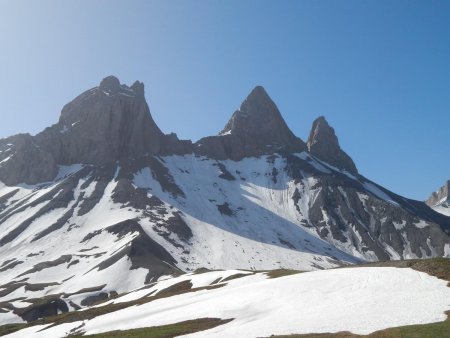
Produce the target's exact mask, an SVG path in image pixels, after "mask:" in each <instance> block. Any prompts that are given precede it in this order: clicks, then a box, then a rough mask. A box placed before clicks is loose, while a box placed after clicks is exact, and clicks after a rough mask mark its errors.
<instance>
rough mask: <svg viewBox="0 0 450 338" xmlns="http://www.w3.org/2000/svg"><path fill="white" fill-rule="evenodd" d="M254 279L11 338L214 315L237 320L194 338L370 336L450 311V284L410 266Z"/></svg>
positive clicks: (208, 277)
mask: <svg viewBox="0 0 450 338" xmlns="http://www.w3.org/2000/svg"><path fill="white" fill-rule="evenodd" d="M237 272H239V271H233V272H229V271H223V272H209V273H205V274H201V275H184V276H181V277H177V278H173V279H171V280H164V281H161V282H159V283H163V284H164V286H163V284H160V285H159V286H158V285H155V286H154V287H152V288H153V289H157V290H161V289H163V288H166V287H167V286H170V285H173V284H175V283H178V282H180V281H186V280H191V283H192V284H193V287H201V286H206V285H209V284H210V283H211V282H212V281H216V283H217V279H218V278H224V277H227V276H230V275H233V274H235V273H237ZM246 274H247V276H245V277H241V278H237V279H233V280H229V281H226V282H222V284H225V283H226V285H225V286H223V287H220V288H215V289H210V290H201V291H196V292H190V293H185V294H181V295H177V296H172V297H168V298H162V299H158V300H154V301H152V302H149V303H145V304H142V305H136V306H131V307H128V308H125V309H122V310H119V311H116V312H113V313H108V314H106V315H102V316H98V317H96V318H93V319H91V320H86V321H84V322H81V321H78V322H74V323H68V324H62V325H59V326H55V327H49V328H48V329H45V326H36V327H31V328H28V329H25V330H22V331H19V332H16V333H14V334H11V335H9V336H8V337H24V336H32V337H46V338H47V337H63V336H65V335H66V334H68V333H69V332H70V331H71V330H74V329H75V328H77V330H79V331H81V332H85V333H87V334H94V333H100V332H107V331H112V330H127V329H133V328H139V327H151V326H159V325H165V324H173V323H177V322H182V321H185V320H192V319H197V318H206V317H210V318H211V317H214V318H221V319H231V318H233V319H234V320H233V321H231V322H229V323H227V324H224V325H221V326H218V327H216V328H213V329H210V330H207V331H202V332H197V333H195V334H192V335H189V337H233V336H236V337H261V336H270V335H272V334H291V333H313V332H338V331H351V332H353V333H357V334H368V333H370V332H373V331H376V330H380V329H384V328H388V327H395V326H403V325H412V324H425V323H432V322H438V321H443V320H445V319H446V315H445V313H444V312H445V311H447V310H450V288H448V287H447V281H444V280H440V279H437V278H436V277H432V276H430V275H427V274H425V273H422V272H418V271H416V270H413V269H409V268H389V267H383V268H381V267H361V268H345V269H334V270H323V271H314V272H306V273H300V274H296V275H290V276H285V277H280V278H273V279H271V278H268V275H267V274H266V273H246ZM159 283H158V284H159ZM219 284H221V282H220V281H219ZM151 291H152V289H146V291H145V290H143V289H140V290H136V291H134V292H132V293H129V294H128V295H126V296H124V297H126V298H122V299H121V298H118V299H116V300H115V302H121V301H128V300H132V299H137V298H140V297H145V295H146V294H148V293H149V292H151ZM39 330H43V331H39ZM72 332H74V331H72Z"/></svg>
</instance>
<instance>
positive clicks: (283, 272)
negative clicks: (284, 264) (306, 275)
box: [267, 269, 303, 278]
mask: <svg viewBox="0 0 450 338" xmlns="http://www.w3.org/2000/svg"><path fill="white" fill-rule="evenodd" d="M302 272H303V271H299V270H288V269H277V270H271V271H268V272H267V276H269V278H280V277H285V276H290V275H296V274H298V273H302Z"/></svg>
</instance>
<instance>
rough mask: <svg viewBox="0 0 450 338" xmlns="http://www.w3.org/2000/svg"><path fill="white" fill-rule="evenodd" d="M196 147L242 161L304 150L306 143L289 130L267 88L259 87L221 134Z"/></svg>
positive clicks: (211, 154) (198, 143) (234, 114)
mask: <svg viewBox="0 0 450 338" xmlns="http://www.w3.org/2000/svg"><path fill="white" fill-rule="evenodd" d="M196 149H197V150H198V151H199V152H200V153H202V154H205V155H208V156H211V157H215V158H219V159H225V158H230V159H233V160H240V159H242V158H244V157H247V156H259V155H263V154H269V153H274V152H301V151H304V150H306V145H305V143H304V142H303V141H302V140H301V139H299V138H298V137H296V136H295V135H294V134H293V133H292V131H291V130H290V129H289V127H288V126H287V124H286V122H285V121H284V119H283V117H282V116H281V113H280V111H279V110H278V108H277V106H276V105H275V103H274V102H273V101H272V99H271V98H270V97H269V95H268V94H267V92H266V91H265V90H264V88H263V87H262V86H257V87H255V88H254V89H253V90H252V91H251V92H250V94H249V95H248V96H247V98H246V99H245V100H244V101H243V102H242V104H241V106H240V108H239V110H237V111H235V112H234V113H233V115H232V116H231V118H230V120H229V121H228V123H227V124H226V126H225V128H224V129H223V130H222V131H221V132H220V133H219V136H211V137H206V138H203V139H201V140H200V141H199V142H197V148H196Z"/></svg>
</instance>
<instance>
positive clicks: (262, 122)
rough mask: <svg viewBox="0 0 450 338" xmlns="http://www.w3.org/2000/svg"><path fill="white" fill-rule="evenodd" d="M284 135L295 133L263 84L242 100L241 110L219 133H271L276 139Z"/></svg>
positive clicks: (290, 135)
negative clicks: (279, 134) (279, 135)
mask: <svg viewBox="0 0 450 338" xmlns="http://www.w3.org/2000/svg"><path fill="white" fill-rule="evenodd" d="M280 132H281V133H283V135H282V136H284V137H289V138H292V136H293V134H292V132H291V131H290V130H289V128H288V126H287V125H286V122H285V121H284V120H283V117H282V116H281V113H280V111H279V110H278V108H277V106H276V105H275V103H274V102H273V101H272V99H271V98H270V97H269V95H268V94H267V92H266V91H265V90H264V88H263V87H262V86H256V87H255V88H254V89H253V90H252V91H251V92H250V94H249V95H248V96H247V98H246V99H245V100H244V101H243V102H242V104H241V106H240V108H239V110H237V111H236V112H234V114H233V116H232V117H231V119H230V120H229V121H228V123H227V124H226V126H225V128H224V129H223V130H222V131H221V132H220V134H219V135H227V134H252V135H261V134H266V133H269V134H271V137H272V138H273V139H274V140H277V139H278V138H279V137H277V136H274V135H275V134H277V133H280Z"/></svg>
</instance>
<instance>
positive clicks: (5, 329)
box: [0, 323, 27, 336]
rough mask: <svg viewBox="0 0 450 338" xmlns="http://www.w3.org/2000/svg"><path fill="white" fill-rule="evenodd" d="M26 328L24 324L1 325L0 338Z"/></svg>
mask: <svg viewBox="0 0 450 338" xmlns="http://www.w3.org/2000/svg"><path fill="white" fill-rule="evenodd" d="M26 327H27V324H26V323H19V324H6V325H2V326H0V336H5V335H7V334H10V333H13V332H16V331H19V330H22V329H24V328H26Z"/></svg>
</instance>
